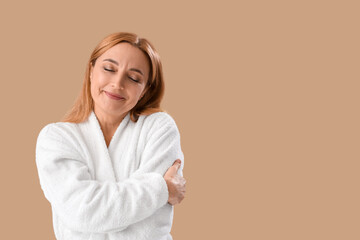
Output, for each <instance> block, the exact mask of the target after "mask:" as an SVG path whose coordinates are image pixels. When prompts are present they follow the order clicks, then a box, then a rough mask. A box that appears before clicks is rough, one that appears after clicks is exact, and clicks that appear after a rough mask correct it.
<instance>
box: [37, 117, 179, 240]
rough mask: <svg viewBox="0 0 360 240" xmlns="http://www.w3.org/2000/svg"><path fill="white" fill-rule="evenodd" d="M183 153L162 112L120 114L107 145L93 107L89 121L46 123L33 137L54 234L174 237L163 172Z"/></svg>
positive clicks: (95, 238)
mask: <svg viewBox="0 0 360 240" xmlns="http://www.w3.org/2000/svg"><path fill="white" fill-rule="evenodd" d="M176 159H181V161H182V164H181V168H180V170H179V173H180V174H181V175H182V169H183V166H184V155H183V153H182V151H181V146H180V134H179V131H178V128H177V126H176V124H175V121H174V120H173V119H172V117H171V116H170V115H169V114H167V113H164V112H159V113H154V114H151V115H149V116H140V118H139V120H138V121H137V122H136V123H134V122H132V121H131V119H130V115H129V114H128V115H126V117H125V118H124V119H123V120H122V122H121V123H120V125H119V127H118V128H117V130H116V132H115V134H114V136H113V137H112V139H111V142H110V144H109V147H107V146H106V143H105V139H104V136H103V134H102V131H101V128H100V125H99V122H98V120H97V118H96V115H95V113H94V112H91V114H90V116H89V118H88V119H87V121H85V122H82V123H79V124H75V123H64V122H58V123H51V124H48V125H46V126H45V127H44V128H43V129H42V130H41V131H40V134H39V136H38V139H37V144H36V165H37V169H38V174H39V180H40V185H41V188H42V190H43V192H44V195H45V197H46V199H47V200H48V201H49V202H50V203H51V208H52V215H53V225H54V232H55V236H56V238H57V239H58V240H83V239H84V240H85V239H86V240H90V239H91V240H125V239H129V240H130V239H131V240H134V239H139V240H140V239H154V240H155V239H156V240H170V239H172V237H171V234H170V230H171V226H172V220H173V211H174V210H173V206H171V205H170V204H168V203H167V200H168V194H169V193H168V189H167V185H166V182H165V180H164V178H163V175H164V174H165V172H166V171H167V169H168V168H169V167H170V166H171V165H172V164H173V163H174V161H175V160H176Z"/></svg>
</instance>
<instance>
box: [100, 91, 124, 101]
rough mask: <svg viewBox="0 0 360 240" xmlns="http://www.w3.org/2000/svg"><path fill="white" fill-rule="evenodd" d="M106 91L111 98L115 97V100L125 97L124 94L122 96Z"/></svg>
mask: <svg viewBox="0 0 360 240" xmlns="http://www.w3.org/2000/svg"><path fill="white" fill-rule="evenodd" d="M104 92H105V94H106V95H107V96H108V97H109V98H111V99H114V100H123V99H125V98H124V97H123V96H121V95H119V94H116V93H111V92H107V91H104Z"/></svg>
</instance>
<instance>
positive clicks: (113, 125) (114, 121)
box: [94, 107, 127, 146]
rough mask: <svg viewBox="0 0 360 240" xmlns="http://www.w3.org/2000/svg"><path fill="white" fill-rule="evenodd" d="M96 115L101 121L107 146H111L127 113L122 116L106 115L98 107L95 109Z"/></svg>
mask: <svg viewBox="0 0 360 240" xmlns="http://www.w3.org/2000/svg"><path fill="white" fill-rule="evenodd" d="M94 113H95V115H96V118H97V119H98V121H99V124H100V127H101V130H102V132H103V135H104V138H105V142H106V145H107V146H109V144H110V141H111V138H112V136H113V135H114V133H115V131H116V129H117V128H118V127H119V125H120V123H121V121H122V120H123V119H124V117H125V116H126V114H127V113H123V114H122V115H112V114H108V113H104V112H103V111H101V110H99V109H97V108H96V107H94Z"/></svg>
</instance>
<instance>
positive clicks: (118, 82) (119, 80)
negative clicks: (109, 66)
mask: <svg viewBox="0 0 360 240" xmlns="http://www.w3.org/2000/svg"><path fill="white" fill-rule="evenodd" d="M125 78H126V75H125V73H124V72H122V71H118V74H117V75H116V76H115V77H114V79H113V81H112V84H111V85H112V87H113V88H115V89H124V84H125Z"/></svg>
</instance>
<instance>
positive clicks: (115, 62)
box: [103, 58, 144, 76]
mask: <svg viewBox="0 0 360 240" xmlns="http://www.w3.org/2000/svg"><path fill="white" fill-rule="evenodd" d="M104 61H108V62H112V63H114V64H115V65H116V66H119V63H118V62H117V61H115V60H114V59H111V58H107V59H104V60H103V62H104ZM129 70H130V71H134V72H138V73H140V74H141V75H143V76H144V74H143V73H142V71H140V70H139V69H137V68H130V69H129Z"/></svg>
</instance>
